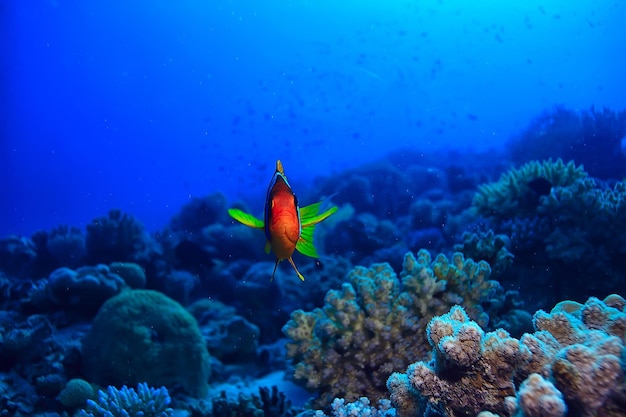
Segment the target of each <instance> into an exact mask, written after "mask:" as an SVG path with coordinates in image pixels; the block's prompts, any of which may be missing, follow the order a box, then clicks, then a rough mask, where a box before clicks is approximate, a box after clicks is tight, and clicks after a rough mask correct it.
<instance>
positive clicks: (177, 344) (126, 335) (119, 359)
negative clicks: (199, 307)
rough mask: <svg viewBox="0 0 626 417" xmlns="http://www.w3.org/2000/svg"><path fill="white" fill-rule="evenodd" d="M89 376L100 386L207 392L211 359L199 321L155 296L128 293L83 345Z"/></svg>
mask: <svg viewBox="0 0 626 417" xmlns="http://www.w3.org/2000/svg"><path fill="white" fill-rule="evenodd" d="M82 359H83V372H84V374H85V375H86V377H87V379H88V380H89V381H90V382H94V383H97V384H100V385H116V386H121V385H124V384H137V383H139V382H147V383H149V384H151V385H165V386H173V385H174V384H180V385H182V386H183V388H184V389H185V390H186V391H187V392H188V393H189V394H191V395H194V396H202V395H204V394H205V393H206V392H207V389H208V385H207V381H208V379H209V376H210V372H211V368H210V359H209V354H208V352H207V350H206V346H205V343H204V340H203V338H202V334H201V333H200V329H199V328H198V324H197V322H196V320H195V319H194V318H193V316H192V315H191V314H189V313H188V312H187V311H186V310H185V309H184V308H183V307H182V306H181V305H180V304H178V303H177V302H176V301H174V300H172V299H170V298H168V297H167V296H165V295H163V294H161V293H159V292H157V291H152V290H126V291H123V292H121V293H120V294H119V295H117V296H115V297H113V298H111V299H109V300H108V301H107V302H106V303H104V305H103V306H102V307H101V308H100V311H99V312H98V314H97V316H96V318H95V319H94V321H93V325H92V327H91V329H90V331H89V333H88V334H87V336H86V337H85V339H84V340H83V346H82Z"/></svg>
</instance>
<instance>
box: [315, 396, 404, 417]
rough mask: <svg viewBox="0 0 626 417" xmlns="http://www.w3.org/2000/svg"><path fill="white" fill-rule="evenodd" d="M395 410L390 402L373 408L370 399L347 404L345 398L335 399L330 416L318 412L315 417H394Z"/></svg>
mask: <svg viewBox="0 0 626 417" xmlns="http://www.w3.org/2000/svg"><path fill="white" fill-rule="evenodd" d="M395 415H396V414H395V410H394V409H393V407H392V406H391V402H390V401H389V400H386V399H383V400H379V401H378V405H377V406H372V405H371V403H370V400H369V398H367V397H361V398H359V399H358V400H356V401H354V402H351V403H350V402H346V400H344V399H343V398H335V399H334V400H333V402H332V404H331V405H330V414H326V413H324V412H323V411H322V410H317V411H316V412H315V414H314V415H313V416H314V417H328V416H330V417H348V416H355V417H356V416H367V417H394V416H395Z"/></svg>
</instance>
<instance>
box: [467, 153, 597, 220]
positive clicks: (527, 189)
mask: <svg viewBox="0 0 626 417" xmlns="http://www.w3.org/2000/svg"><path fill="white" fill-rule="evenodd" d="M584 178H587V173H586V172H585V171H584V169H583V167H582V166H581V165H578V166H577V165H576V164H575V163H574V162H573V161H570V162H568V163H567V164H565V163H564V162H563V161H562V160H561V159H557V160H556V161H552V160H551V159H548V160H547V161H543V162H537V161H531V162H528V163H526V164H524V165H522V166H521V167H520V168H517V169H511V170H509V171H507V172H505V173H504V174H502V176H501V177H500V179H499V180H498V181H496V182H494V183H487V184H482V185H480V186H479V187H478V191H477V192H476V195H475V196H474V201H473V206H474V209H475V210H476V212H477V213H478V214H479V215H482V216H484V217H487V218H490V219H494V220H498V221H501V222H502V221H507V220H508V219H511V218H516V217H532V216H534V215H535V214H536V211H537V206H538V205H539V204H540V203H541V197H544V196H545V195H549V193H550V189H548V190H547V193H545V190H544V189H537V187H533V183H532V182H533V181H536V180H541V179H542V180H545V181H547V183H549V187H550V188H554V187H568V186H571V185H572V184H574V183H575V182H576V181H578V180H580V179H584Z"/></svg>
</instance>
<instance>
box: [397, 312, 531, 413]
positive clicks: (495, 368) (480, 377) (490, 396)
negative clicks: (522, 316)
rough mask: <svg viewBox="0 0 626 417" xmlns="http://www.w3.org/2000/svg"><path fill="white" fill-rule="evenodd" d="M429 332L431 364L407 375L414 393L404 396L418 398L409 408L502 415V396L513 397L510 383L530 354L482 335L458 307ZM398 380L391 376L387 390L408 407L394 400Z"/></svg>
mask: <svg viewBox="0 0 626 417" xmlns="http://www.w3.org/2000/svg"><path fill="white" fill-rule="evenodd" d="M427 331H428V340H429V342H430V343H431V345H432V346H433V348H434V349H433V359H432V360H431V361H430V362H417V363H414V364H412V365H410V366H409V368H408V369H407V372H406V377H407V378H408V379H407V381H408V383H409V384H410V386H411V388H412V390H411V391H408V390H405V392H407V393H410V392H417V393H419V395H418V397H417V398H415V399H414V400H413V401H412V402H413V403H419V402H420V401H421V402H423V404H424V405H423V406H416V407H415V408H418V409H423V411H428V412H439V413H443V414H444V415H446V416H449V417H457V416H464V415H467V414H468V413H470V414H474V415H475V414H477V413H479V412H480V411H481V410H491V411H496V412H504V411H505V408H504V402H503V396H507V395H514V394H515V386H514V384H513V377H514V375H515V373H516V370H517V368H519V367H520V366H523V364H524V363H525V362H527V361H528V359H529V358H530V355H531V354H530V351H529V350H528V349H527V348H526V347H525V346H523V345H521V344H520V343H519V341H518V340H517V339H514V338H512V337H509V335H508V333H506V332H505V331H503V330H497V331H495V332H490V333H487V334H485V333H484V332H483V331H482V329H481V328H480V327H479V326H478V325H477V324H476V323H474V322H472V321H471V320H470V318H469V317H468V315H467V313H465V311H464V310H463V309H462V308H461V307H459V306H454V307H452V309H451V310H450V312H449V313H448V314H444V315H443V316H439V317H435V318H433V319H432V320H431V321H430V323H429V325H428V330H427ZM402 378H403V377H402V376H401V375H398V374H394V375H392V376H391V377H390V378H389V381H388V387H389V389H390V390H391V394H392V399H394V402H399V403H401V404H402V405H403V407H406V405H405V404H406V403H411V401H410V400H408V401H407V399H402V398H398V397H399V395H398V394H399V393H398V392H397V391H395V390H397V387H398V385H399V384H398V382H399V380H400V381H401V380H402ZM400 385H401V384H400ZM394 391H395V392H394ZM420 397H421V398H420ZM398 400H401V401H398ZM398 414H399V415H400V416H403V415H405V416H408V415H409V414H404V413H402V412H399V413H398Z"/></svg>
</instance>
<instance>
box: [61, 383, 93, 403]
mask: <svg viewBox="0 0 626 417" xmlns="http://www.w3.org/2000/svg"><path fill="white" fill-rule="evenodd" d="M94 398H95V395H94V389H93V387H92V386H91V384H90V383H89V382H87V381H85V380H84V379H80V378H74V379H70V380H69V381H68V382H67V384H65V387H64V388H63V390H61V393H59V396H58V400H59V402H60V403H61V404H62V405H63V406H65V407H69V408H73V407H80V406H84V405H85V404H86V403H87V400H93V399H94Z"/></svg>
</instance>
